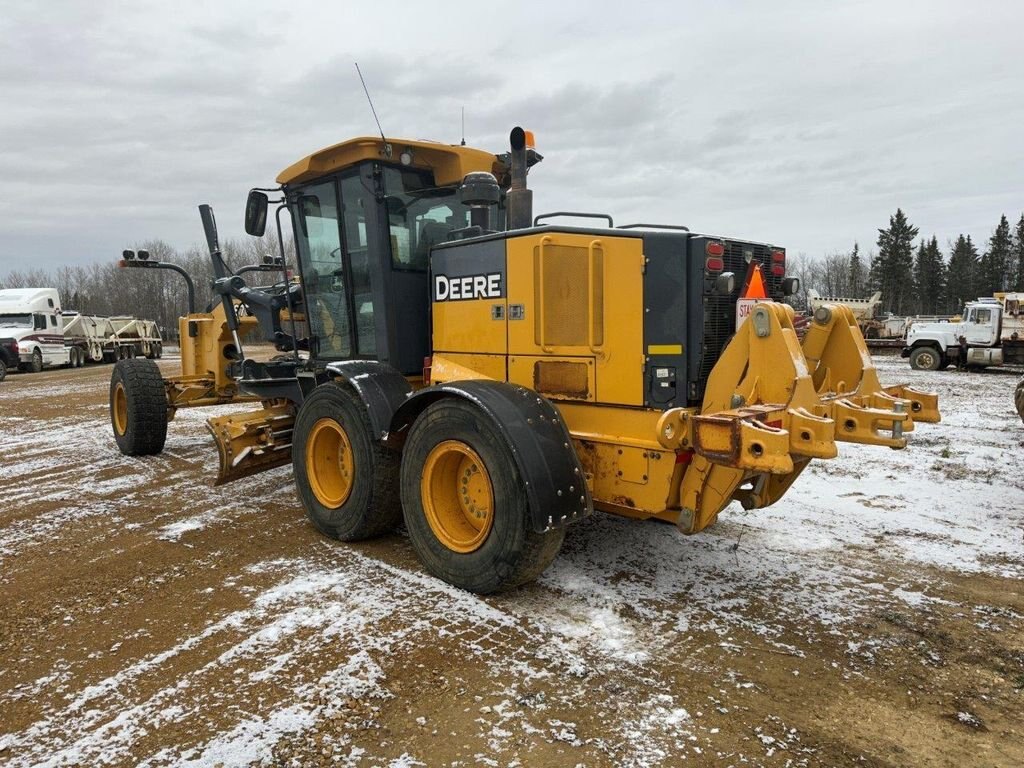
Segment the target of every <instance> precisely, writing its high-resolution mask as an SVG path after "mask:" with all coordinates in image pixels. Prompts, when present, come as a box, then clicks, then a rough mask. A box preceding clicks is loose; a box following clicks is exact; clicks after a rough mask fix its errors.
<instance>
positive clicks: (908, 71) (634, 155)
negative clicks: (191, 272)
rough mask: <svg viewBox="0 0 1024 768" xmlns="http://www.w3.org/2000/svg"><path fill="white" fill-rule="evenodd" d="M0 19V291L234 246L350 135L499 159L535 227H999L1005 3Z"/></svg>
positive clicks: (279, 9)
mask: <svg viewBox="0 0 1024 768" xmlns="http://www.w3.org/2000/svg"><path fill="white" fill-rule="evenodd" d="M9 5H10V8H6V7H5V14H4V17H3V19H0V36H2V43H3V45H2V46H0V103H2V104H3V107H4V108H3V110H0V136H2V137H3V140H2V142H0V168H2V169H3V171H4V180H5V182H6V189H5V192H4V194H3V195H2V196H0V271H2V270H5V269H9V268H24V267H25V266H29V265H40V266H49V267H56V266H58V265H61V264H81V263H87V262H89V261H93V260H95V259H97V258H107V257H108V255H109V257H110V258H113V257H114V255H115V254H117V253H118V252H119V251H120V249H121V248H122V247H123V246H124V244H125V243H129V242H134V241H141V240H146V239H150V238H163V239H165V240H167V241H168V242H170V243H172V244H173V245H175V246H177V247H181V248H184V247H187V246H189V245H191V244H193V243H196V242H199V241H200V240H201V229H200V227H199V221H198V217H197V216H196V213H195V206H196V205H197V204H198V203H200V202H211V203H213V204H214V206H215V208H216V209H217V211H218V214H219V218H220V223H221V230H222V232H223V234H224V235H225V236H229V237H230V236H240V235H241V210H242V204H243V202H244V196H245V192H246V190H247V189H248V188H249V187H250V186H256V185H266V184H267V183H270V182H271V181H272V179H273V178H274V177H275V176H276V174H277V172H278V171H279V170H281V168H283V167H285V166H287V165H289V164H290V163H292V162H294V161H295V160H297V159H299V158H300V157H302V156H304V155H306V154H309V153H310V152H312V151H315V150H316V149H318V148H320V147H323V146H326V145H329V144H333V143H336V142H338V141H340V140H342V139H344V138H347V137H349V136H354V135H365V134H372V133H375V132H376V126H375V124H374V122H373V119H372V116H371V114H370V110H369V107H368V106H367V104H366V100H365V96H364V95H363V91H362V86H361V85H360V84H359V80H358V77H357V75H356V72H355V69H354V67H353V64H352V63H353V62H354V61H359V62H360V66H361V67H362V68H363V72H364V75H365V76H366V79H367V85H368V86H369V88H370V92H371V95H372V96H373V99H374V104H375V106H376V108H377V112H378V115H379V116H380V119H381V123H382V125H383V126H384V129H385V131H386V132H387V133H388V134H389V135H392V136H406V137H411V138H434V139H438V140H442V141H451V142H453V143H454V142H457V141H458V140H459V138H461V113H462V109H463V107H465V110H466V131H467V137H468V139H469V141H470V143H472V144H474V145H476V146H482V147H485V148H489V149H492V150H494V151H502V150H504V148H505V145H506V143H507V137H508V130H509V128H510V127H511V126H512V125H515V124H523V125H526V126H527V127H529V128H532V129H533V130H535V132H536V134H537V138H538V144H539V149H540V151H541V152H542V153H543V154H544V155H545V156H546V159H545V161H544V163H543V164H541V165H540V166H538V167H537V168H536V169H535V170H534V171H533V172H532V173H531V184H532V185H533V186H534V188H535V199H536V208H537V210H538V212H539V211H541V210H553V209H573V210H576V209H591V210H598V211H608V212H611V213H613V214H614V215H615V216H616V219H617V220H619V221H626V220H642V221H660V222H665V223H685V224H689V225H690V226H693V227H695V228H698V229H702V230H705V231H715V232H718V233H720V234H727V235H735V236H741V237H750V238H756V239H763V240H768V241H771V242H776V243H782V244H786V245H787V246H788V247H789V248H790V249H791V250H793V251H806V252H808V253H812V254H813V253H824V252H828V251H835V250H839V249H843V248H849V247H850V245H851V244H852V242H853V241H854V240H859V241H860V242H861V243H862V246H866V245H868V244H870V243H872V242H873V241H874V237H875V230H876V229H877V227H878V226H882V225H884V224H885V222H886V221H887V218H888V216H889V214H890V213H891V212H892V211H893V210H894V209H895V208H896V207H897V206H901V207H903V208H904V210H906V211H907V212H908V214H909V215H910V217H911V220H912V221H913V222H914V223H915V224H916V225H917V226H919V227H920V228H921V232H922V234H931V233H933V232H934V233H935V234H937V235H938V236H939V239H940V242H944V241H945V240H946V239H947V238H949V237H954V236H955V235H956V234H957V233H958V232H960V231H964V232H965V233H970V234H972V235H973V236H974V238H975V240H978V241H983V240H984V239H985V238H987V236H988V234H989V233H990V230H991V228H992V227H993V226H994V225H995V223H996V222H997V221H998V218H999V215H1000V214H1001V213H1003V212H1004V211H1005V212H1006V213H1007V214H1009V215H1010V216H1011V217H1012V218H1016V217H1017V215H1019V209H1020V208H1022V207H1024V194H1022V193H1024V160H1022V157H1021V154H1020V152H1019V149H1018V146H1019V139H1018V133H1019V129H1018V126H1019V125H1020V124H1021V123H1022V118H1024V105H1022V104H1021V102H1020V99H1019V97H1018V95H1017V90H1018V86H1017V84H1018V83H1019V82H1020V81H1021V77H1022V75H1024V57H1022V56H1021V55H1020V53H1019V46H1018V43H1017V40H1016V37H1017V32H1016V31H1017V30H1019V29H1020V28H1021V23H1022V22H1024V10H1021V9H1019V8H1018V6H1017V5H1015V4H1006V3H985V2H982V3H978V4H972V6H971V7H970V8H964V7H962V4H960V3H956V2H952V1H950V2H933V3H928V4H927V5H922V4H917V3H907V4H899V5H893V4H891V3H884V2H857V3H847V4H842V5H841V6H837V5H833V4H821V3H809V2H797V1H790V2H780V3H774V4H771V6H770V7H769V6H765V5H763V4H760V3H752V2H747V3H744V2H737V3H728V4H720V3H688V4H686V5H679V4H676V3H667V2H663V3H662V2H655V3H641V4H639V5H638V6H637V8H636V12H635V13H631V14H629V15H628V16H619V15H618V14H616V13H611V12H596V11H595V8H594V7H593V6H592V5H590V4H577V3H566V4H557V5H556V4H552V3H548V4H540V3H525V4H519V5H517V6H516V8H517V9H520V10H519V12H517V13H513V12H512V11H510V10H509V9H506V8H503V9H502V10H501V12H500V13H499V12H497V10H493V12H492V9H488V8H486V7H480V8H476V9H475V10H474V11H472V12H468V11H467V12H466V13H465V14H448V13H446V14H437V13H435V12H434V11H433V10H432V9H431V8H429V7H426V6H424V7H420V6H408V7H402V8H400V9H395V10H394V12H391V11H389V13H388V14H387V15H386V16H385V15H383V14H382V13H381V10H380V8H378V7H375V6H350V5H347V4H335V5H330V4H328V5H325V4H323V3H313V2H303V1H301V0H300V1H299V2H295V3H290V4H288V5H287V6H281V5H278V4H253V3H242V2H236V1H234V0H232V1H231V2H225V3H216V4H211V3H184V4H174V5H168V4H164V3H156V2H147V3H141V4H135V3H133V4H130V5H129V6H125V7H119V6H94V5H83V4H80V3H72V2H67V3H61V2H51V3H46V4H45V5H42V6H40V5H38V4H36V3H12V4H9Z"/></svg>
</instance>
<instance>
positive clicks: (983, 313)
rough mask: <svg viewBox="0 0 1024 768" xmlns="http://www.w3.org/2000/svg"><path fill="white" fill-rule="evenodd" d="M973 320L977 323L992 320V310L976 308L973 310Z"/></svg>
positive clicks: (981, 323)
mask: <svg viewBox="0 0 1024 768" xmlns="http://www.w3.org/2000/svg"><path fill="white" fill-rule="evenodd" d="M974 322H975V323H977V324H978V325H983V324H986V323H991V322H992V310H991V309H976V310H974Z"/></svg>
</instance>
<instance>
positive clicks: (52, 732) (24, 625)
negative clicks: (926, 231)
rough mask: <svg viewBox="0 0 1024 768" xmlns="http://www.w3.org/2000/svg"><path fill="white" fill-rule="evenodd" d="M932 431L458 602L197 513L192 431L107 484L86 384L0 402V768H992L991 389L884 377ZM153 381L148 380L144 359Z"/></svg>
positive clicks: (1010, 617) (998, 602) (241, 499)
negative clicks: (933, 405) (776, 499)
mask: <svg viewBox="0 0 1024 768" xmlns="http://www.w3.org/2000/svg"><path fill="white" fill-rule="evenodd" d="M877 362H878V365H879V368H880V369H881V375H882V377H883V380H884V381H885V382H886V383H897V382H899V381H907V382H910V383H912V384H914V385H916V386H919V387H922V388H927V389H933V390H935V391H938V392H939V393H940V396H941V397H940V403H941V407H942V411H943V414H944V419H943V422H942V423H941V424H938V425H920V426H918V428H917V430H916V431H915V432H914V433H913V434H912V435H911V438H912V443H913V444H912V447H911V448H910V449H908V450H907V451H902V452H895V451H890V450H888V449H885V448H871V447H862V446H856V445H841V446H840V457H839V458H838V459H836V460H833V461H831V462H824V461H819V462H815V463H814V464H813V465H812V466H811V468H809V469H808V471H807V472H805V473H804V475H803V476H802V477H801V478H800V480H799V481H798V482H797V484H796V486H795V487H794V489H793V490H792V491H791V492H790V493H789V494H788V495H787V496H786V497H785V498H784V499H783V500H782V501H781V502H780V503H779V504H777V505H776V506H774V507H771V508H769V509H765V510H757V511H752V512H743V511H742V510H741V509H738V505H733V507H731V508H730V509H729V510H727V511H726V512H725V513H723V515H722V517H721V518H720V520H719V522H718V523H717V524H716V525H715V526H713V527H712V528H711V529H709V530H708V531H706V532H705V533H703V534H700V535H698V536H694V537H683V536H681V535H680V534H679V533H678V532H677V531H676V530H675V529H674V528H673V527H671V526H667V525H663V524H658V523H637V522H632V521H629V520H623V519H619V518H615V517H612V516H608V515H603V514H600V513H598V514H595V515H594V516H593V517H591V518H590V519H587V520H585V521H583V522H582V523H580V524H578V525H576V526H574V527H572V528H571V529H570V531H569V534H568V537H567V539H566V546H565V548H564V550H563V552H562V554H561V555H560V556H559V557H558V559H557V560H556V561H555V563H554V564H553V565H552V567H551V568H550V569H549V570H548V571H547V572H546V573H545V574H544V575H543V577H542V578H541V580H540V581H539V582H538V583H537V584H535V585H532V586H529V587H527V588H524V589H522V590H519V591H517V592H515V593H512V594H509V595H503V596H498V597H493V598H486V599H481V598H478V597H476V596H473V595H470V594H467V593H464V592H460V591H458V590H456V589H453V588H451V587H449V586H447V585H446V584H444V583H442V582H439V581H437V580H436V579H434V578H432V577H430V576H428V575H426V574H425V573H424V572H423V571H422V569H421V568H420V567H419V564H418V563H417V561H416V559H415V557H414V555H413V553H412V550H411V547H410V545H409V542H408V540H407V539H406V537H405V536H404V534H403V533H402V532H396V533H395V534H394V535H391V536H389V537H386V538H384V539H381V540H379V541H374V542H371V543H368V544H361V545H358V546H349V545H342V544H339V543H337V542H333V541H330V540H327V539H324V538H323V537H321V536H320V535H318V534H317V533H316V532H315V531H314V530H313V528H312V527H311V526H310V525H309V524H307V522H306V521H305V518H304V517H303V514H302V510H301V507H300V506H299V503H298V501H297V499H296V496H295V493H294V489H293V486H292V479H291V470H290V468H282V469H277V470H273V471H271V472H268V473H264V474H262V475H258V476H256V477H254V478H249V479H248V480H242V481H239V482H237V483H234V484H231V485H227V486H224V487H221V488H212V487H211V482H212V478H213V475H214V469H215V464H216V453H215V450H214V448H213V444H212V441H211V440H210V439H209V437H208V435H207V433H206V430H205V428H204V420H205V419H206V418H208V417H209V416H212V415H219V414H223V413H228V412H231V411H232V410H237V409H233V408H230V407H221V408H215V409H198V410H194V411H191V412H189V411H187V410H186V411H181V412H179V416H178V418H177V419H176V421H175V422H174V423H173V424H172V425H171V428H170V432H169V437H168V442H167V448H166V450H165V452H164V453H163V454H162V455H160V456H157V457H152V458H148V459H143V460H135V459H128V458H127V457H124V456H122V455H121V454H120V453H118V451H117V449H116V447H115V445H114V442H113V439H112V437H111V433H110V427H109V421H108V416H107V405H106V401H107V387H108V383H109V376H110V368H109V367H93V368H86V369H82V370H59V371H51V372H44V373H42V374H37V375H28V374H26V375H12V376H10V377H8V379H7V381H5V382H3V383H2V384H0V468H2V470H3V471H2V477H3V481H2V494H0V584H2V590H0V764H2V765H6V766H11V767H12V768H13V767H15V766H29V765H45V766H51V765H52V766H64V765H98V764H108V763H109V764H123V765H143V766H158V765H189V766H191V765H205V766H216V765H228V766H230V765H245V764H249V763H256V764H272V765H302V766H305V765H320V764H323V765H360V766H414V765H427V766H434V765H489V766H548V765H552V766H576V765H585V766H605V765H608V766H610V765H616V766H618V765H623V766H657V765H666V766H675V765H680V764H689V765H715V766H718V765H721V766H729V765H736V766H739V765H766V766H841V765H867V766H909V765H914V766H917V765H924V766H933V765H934V766H940V765H941V766H945V765H949V766H964V765H971V766H1019V765H1022V764H1024V714H1022V713H1024V595H1022V589H1021V585H1022V581H1021V579H1022V577H1024V447H1022V446H1024V426H1022V425H1021V423H1020V420H1019V419H1018V418H1017V415H1016V413H1015V412H1014V410H1013V404H1012V391H1013V387H1014V385H1015V383H1016V381H1017V376H1015V375H1012V374H1009V373H1005V372H997V371H988V372H982V373H958V372H955V371H947V372H943V373H923V372H915V371H911V370H910V369H909V367H908V366H907V364H906V362H905V361H902V360H900V359H898V358H878V359H877ZM161 366H162V367H163V369H164V371H165V372H166V373H167V374H172V373H174V372H176V370H177V363H176V362H175V361H173V360H164V361H162V362H161Z"/></svg>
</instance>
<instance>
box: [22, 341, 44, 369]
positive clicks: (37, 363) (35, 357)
mask: <svg viewBox="0 0 1024 768" xmlns="http://www.w3.org/2000/svg"><path fill="white" fill-rule="evenodd" d="M24 368H25V370H26V371H28V372H29V373H39V372H40V371H42V370H43V353H42V352H40V351H39V348H38V347H37V348H36V349H33V350H32V361H31V362H29V363H27V364H26V365H25V366H24Z"/></svg>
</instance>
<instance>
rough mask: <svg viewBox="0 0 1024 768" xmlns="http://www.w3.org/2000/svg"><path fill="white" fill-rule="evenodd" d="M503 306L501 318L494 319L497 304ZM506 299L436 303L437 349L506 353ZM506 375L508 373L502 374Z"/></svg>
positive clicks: (488, 353)
mask: <svg viewBox="0 0 1024 768" xmlns="http://www.w3.org/2000/svg"><path fill="white" fill-rule="evenodd" d="M494 307H501V308H502V312H501V315H502V316H501V319H497V320H496V319H494V316H493V313H492V311H493V308H494ZM505 314H506V313H505V300H504V299H472V300H469V301H439V302H435V303H434V305H433V316H434V327H433V333H434V337H433V338H434V352H435V353H442V354H448V353H455V352H463V353H472V354H485V355H505V354H507V353H508V338H507V336H506V331H505V319H504V318H505ZM502 377H504V373H503V374H502Z"/></svg>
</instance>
